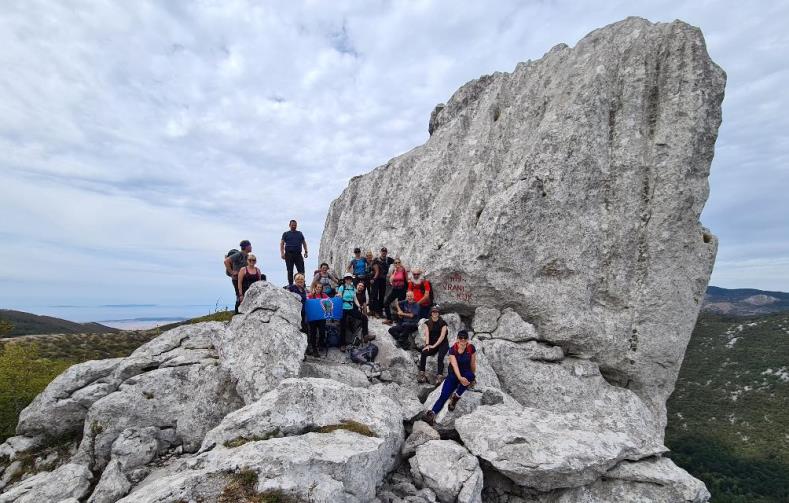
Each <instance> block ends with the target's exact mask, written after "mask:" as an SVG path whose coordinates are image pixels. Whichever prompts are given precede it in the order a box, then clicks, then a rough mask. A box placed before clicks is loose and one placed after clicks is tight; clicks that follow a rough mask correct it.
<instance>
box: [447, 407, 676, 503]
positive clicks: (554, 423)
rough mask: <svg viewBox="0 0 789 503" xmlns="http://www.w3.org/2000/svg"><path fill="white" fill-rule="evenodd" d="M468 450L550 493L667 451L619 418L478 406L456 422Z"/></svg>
mask: <svg viewBox="0 0 789 503" xmlns="http://www.w3.org/2000/svg"><path fill="white" fill-rule="evenodd" d="M455 429H456V430H457V432H458V433H459V434H460V438H461V439H462V440H463V443H464V445H465V446H466V448H468V449H469V450H470V451H471V452H472V453H474V454H475V455H476V456H479V457H480V458H482V459H484V460H486V461H488V462H489V463H491V465H492V466H493V467H494V468H495V469H496V470H497V471H499V472H501V473H502V474H504V475H506V476H507V477H509V478H510V479H512V480H513V481H514V482H516V483H517V484H519V485H522V486H525V487H530V488H534V489H537V490H539V491H550V490H553V489H557V488H562V487H575V486H582V485H585V484H589V483H592V482H594V481H595V480H597V479H598V478H599V477H600V476H601V475H602V474H604V473H605V472H607V471H608V470H609V469H610V468H612V467H613V466H615V465H616V464H617V463H619V462H620V461H622V460H624V459H642V458H646V457H649V456H653V455H655V454H660V453H662V452H665V451H666V448H665V447H664V446H663V445H662V444H660V443H656V442H655V441H654V438H653V437H652V436H651V435H650V432H649V431H648V429H647V430H646V431H645V429H638V428H632V425H631V424H630V423H628V422H627V421H623V420H622V419H621V418H620V417H619V416H617V415H612V416H607V417H606V416H599V415H595V414H593V413H578V412H572V413H555V412H549V411H545V410H539V409H532V408H528V407H525V408H522V409H520V410H519V409H516V408H513V407H511V406H507V405H495V406H480V407H478V408H477V409H476V410H474V411H473V412H470V413H469V414H466V415H464V416H462V417H459V418H457V419H456V420H455Z"/></svg>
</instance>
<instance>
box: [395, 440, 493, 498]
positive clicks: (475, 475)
mask: <svg viewBox="0 0 789 503" xmlns="http://www.w3.org/2000/svg"><path fill="white" fill-rule="evenodd" d="M409 463H410V464H411V473H412V474H413V476H414V479H415V480H416V481H417V483H419V485H420V486H422V485H424V486H426V487H429V488H430V489H432V490H433V492H434V493H435V494H436V496H437V497H438V500H439V501H441V502H442V503H454V502H458V503H481V501H482V497H481V494H482V470H481V469H480V467H479V461H477V458H476V457H474V456H472V455H471V454H470V453H469V452H468V451H467V450H466V449H464V448H463V446H462V445H460V444H458V443H457V442H453V441H452V440H431V441H429V442H427V443H425V444H422V445H420V446H419V447H417V448H416V454H415V455H414V457H412V458H411V459H410V460H409Z"/></svg>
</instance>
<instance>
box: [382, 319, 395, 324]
mask: <svg viewBox="0 0 789 503" xmlns="http://www.w3.org/2000/svg"><path fill="white" fill-rule="evenodd" d="M392 323H394V322H393V321H392V320H384V321H383V324H384V325H391V324H392Z"/></svg>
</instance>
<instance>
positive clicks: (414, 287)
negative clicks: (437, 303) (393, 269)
mask: <svg viewBox="0 0 789 503" xmlns="http://www.w3.org/2000/svg"><path fill="white" fill-rule="evenodd" d="M408 291H409V292H413V293H414V300H416V302H417V304H419V317H420V318H428V317H429V316H430V306H432V305H433V289H432V287H431V285H430V282H429V281H428V280H426V279H424V278H423V277H422V269H420V268H418V267H415V268H414V269H413V270H412V271H411V280H410V281H409V282H408Z"/></svg>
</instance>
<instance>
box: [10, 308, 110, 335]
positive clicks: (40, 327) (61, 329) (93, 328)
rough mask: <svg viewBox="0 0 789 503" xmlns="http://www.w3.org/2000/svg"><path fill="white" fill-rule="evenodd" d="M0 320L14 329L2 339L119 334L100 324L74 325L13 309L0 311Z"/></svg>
mask: <svg viewBox="0 0 789 503" xmlns="http://www.w3.org/2000/svg"><path fill="white" fill-rule="evenodd" d="M0 319H2V320H5V321H7V322H9V323H11V324H12V325H13V326H14V327H13V329H11V331H9V332H8V333H7V334H4V335H3V336H4V337H17V336H20V335H39V334H107V333H117V332H120V330H118V329H117V328H112V327H108V326H105V325H102V324H100V323H76V322H74V321H68V320H62V319H60V318H55V317H52V316H40V315H37V314H32V313H25V312H23V311H14V310H13V309H0Z"/></svg>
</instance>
